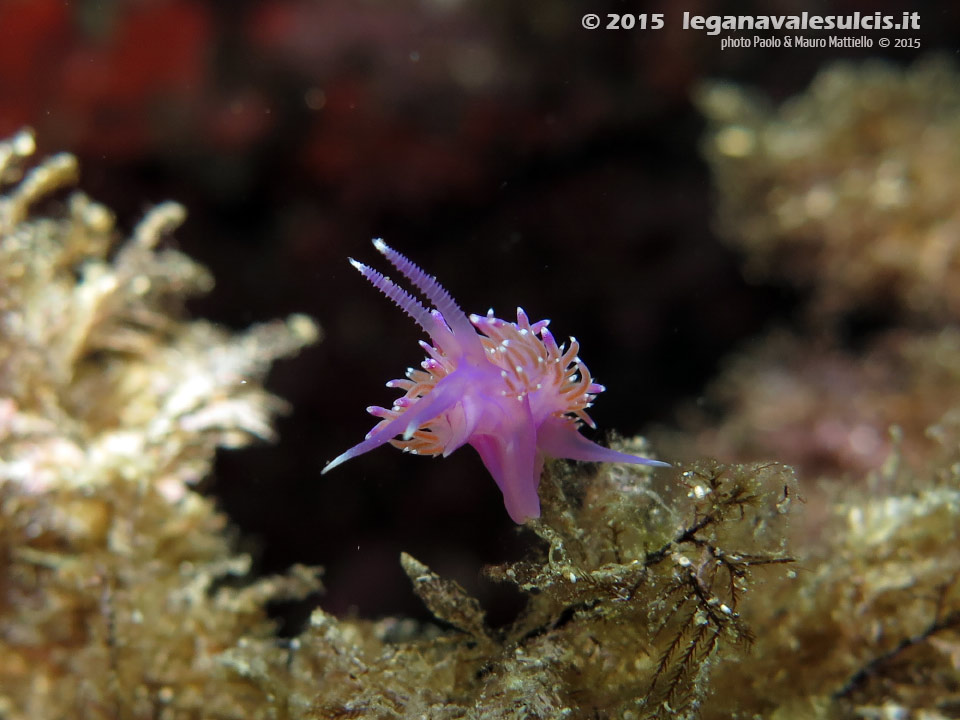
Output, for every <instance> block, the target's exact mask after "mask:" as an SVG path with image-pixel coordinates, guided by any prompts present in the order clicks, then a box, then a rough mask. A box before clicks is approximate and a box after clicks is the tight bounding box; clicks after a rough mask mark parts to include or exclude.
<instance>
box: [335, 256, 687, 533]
mask: <svg viewBox="0 0 960 720" xmlns="http://www.w3.org/2000/svg"><path fill="white" fill-rule="evenodd" d="M373 244H374V247H376V249H377V250H378V251H379V252H380V253H382V254H383V255H384V257H386V258H387V260H388V261H389V262H390V264H391V265H393V266H394V267H395V268H396V269H397V270H398V271H399V272H400V273H401V274H402V275H403V276H404V277H405V278H407V280H409V281H410V282H411V283H413V285H414V286H415V287H416V288H417V289H419V290H420V291H421V292H422V293H423V295H424V296H425V297H426V298H427V300H429V301H430V303H432V305H433V309H427V307H425V306H424V305H423V304H422V303H421V302H420V301H419V300H418V299H417V298H416V297H414V296H413V295H412V294H410V293H409V292H407V291H406V290H404V289H403V288H401V287H399V286H398V285H396V284H395V283H394V282H393V281H392V280H390V278H388V277H385V276H383V275H381V274H380V273H379V272H377V271H376V270H374V269H372V268H370V267H368V266H366V265H364V264H362V263H359V262H357V261H356V260H353V259H351V260H350V263H351V264H352V265H353V266H354V267H355V268H356V269H357V270H359V271H360V274H361V275H363V276H364V277H365V278H366V279H367V280H369V281H370V283H371V284H372V285H373V286H374V287H375V288H377V289H378V290H379V291H380V292H382V293H383V294H384V295H386V296H387V297H388V298H389V299H390V300H392V301H393V302H394V303H395V304H396V305H397V306H398V307H400V309H402V310H403V311H404V312H406V313H407V315H409V316H410V317H411V318H413V320H414V321H415V322H416V323H417V324H418V325H419V326H420V327H421V328H422V329H423V330H424V331H425V332H426V333H427V335H429V336H430V339H431V340H432V341H433V345H431V344H430V343H427V342H424V341H421V342H420V346H421V347H422V348H423V349H424V351H426V353H427V356H428V357H427V359H426V360H424V361H423V363H421V367H422V368H423V369H422V370H415V369H413V368H410V369H409V370H408V371H407V374H406V378H405V379H402V380H391V381H390V382H388V383H387V387H391V388H399V389H401V390H403V391H404V395H403V397H400V398H398V399H397V400H396V401H395V402H394V404H393V407H392V408H390V409H387V408H382V407H376V406H373V407H369V408H367V411H368V412H369V413H370V414H371V415H373V416H374V417H378V418H380V422H379V423H378V424H377V425H376V426H375V427H374V428H373V429H372V430H371V431H370V432H369V433H367V436H366V438H365V439H364V440H363V442H361V443H359V444H357V445H355V446H353V447H352V448H350V449H349V450H347V451H346V452H345V453H343V454H341V455H339V456H337V457H336V458H334V460H333V461H331V462H330V463H329V464H328V465H327V466H326V467H325V468H324V470H323V472H327V471H329V470H332V469H333V468H335V467H336V466H337V465H339V464H340V463H343V462H346V461H347V460H350V459H351V458H354V457H357V456H358V455H362V454H363V453H365V452H368V451H370V450H373V449H374V448H377V447H379V446H381V445H383V444H385V443H387V442H390V443H391V444H392V445H394V446H395V447H398V448H400V449H401V450H404V451H405V452H410V453H414V454H419V455H443V456H444V457H446V456H447V455H449V454H450V453H452V452H453V451H454V450H456V449H457V448H459V447H461V446H462V445H465V444H469V445H471V446H473V448H474V449H475V450H476V451H477V452H478V453H480V457H481V459H482V460H483V464H484V465H485V466H486V468H487V470H488V471H489V472H490V474H491V475H492V476H493V479H494V480H495V481H496V483H497V486H498V487H499V488H500V490H501V492H503V500H504V504H505V505H506V507H507V512H508V513H509V514H510V517H511V518H512V519H513V520H514V521H515V522H517V523H522V522H524V521H525V520H527V519H529V518H537V517H539V516H540V499H539V497H538V496H537V486H538V484H539V482H540V472H541V470H542V469H543V462H544V459H545V458H546V457H553V458H568V459H571V460H585V461H591V462H622V463H635V464H641V465H655V466H667V465H668V464H667V463H663V462H660V461H657V460H650V459H648V458H643V457H638V456H636V455H628V454H626V453H621V452H617V451H616V450H611V449H609V448H605V447H602V446H601V445H597V444H596V443H594V442H592V441H590V440H588V439H587V438H585V437H583V436H582V435H581V434H580V432H579V427H580V425H581V424H582V423H586V424H587V425H589V426H590V427H595V425H594V423H593V421H592V420H591V419H590V416H589V415H587V412H586V411H587V408H589V407H590V406H591V404H592V403H593V400H594V398H595V397H596V395H597V393H600V392H603V390H604V387H603V386H602V385H598V384H597V383H595V382H593V380H592V378H591V376H590V372H589V371H588V370H587V366H586V365H584V364H583V362H582V361H581V360H580V358H579V357H578V356H577V352H578V350H579V347H580V346H579V344H578V343H577V341H576V340H575V339H574V338H570V346H569V347H565V345H560V346H558V345H557V343H556V341H555V340H554V338H553V335H552V334H551V333H550V331H549V330H548V329H547V325H548V324H549V322H550V321H549V320H540V321H539V322H535V323H532V324H531V323H530V320H529V319H528V318H527V316H526V314H525V313H524V312H523V310H522V309H520V308H517V322H516V323H511V322H507V321H506V320H501V319H500V318H497V317H494V315H493V311H492V310H490V311H489V312H488V313H487V315H486V316H480V315H471V316H470V317H467V315H466V314H464V312H463V311H462V310H461V309H460V307H459V306H458V305H457V303H456V302H455V301H454V300H453V298H452V297H451V296H450V294H449V293H448V292H447V291H446V290H445V289H444V288H443V286H442V285H440V283H438V282H437V280H436V278H434V277H432V276H430V275H427V274H426V273H425V272H424V271H423V270H421V269H420V268H419V267H417V266H416V265H414V264H413V263H412V262H411V261H410V260H408V259H407V258H406V257H404V256H403V255H401V254H400V253H398V252H397V251H396V250H393V249H391V248H389V247H388V246H387V245H386V243H384V242H383V240H380V239H377V240H374V241H373ZM478 331H479V332H478ZM397 436H400V437H399V438H398V437H397Z"/></svg>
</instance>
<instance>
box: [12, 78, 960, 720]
mask: <svg viewBox="0 0 960 720" xmlns="http://www.w3.org/2000/svg"><path fill="white" fill-rule="evenodd" d="M957 88H960V82H958V76H957V71H956V69H955V68H954V67H953V66H951V65H950V64H949V63H947V62H945V61H927V62H925V63H922V64H920V65H917V66H915V67H913V68H910V69H906V70H900V69H894V68H892V67H889V66H884V65H876V64H873V65H871V64H867V65H863V66H851V65H841V66H835V67H831V68H827V69H826V70H824V71H823V72H822V73H821V75H820V76H819V77H818V78H817V79H816V80H815V81H814V83H813V85H812V87H811V89H810V90H809V91H808V92H807V93H805V94H804V95H802V96H800V97H798V98H795V99H793V100H790V101H788V102H787V103H785V104H784V105H782V106H781V107H779V108H777V107H772V106H770V105H769V104H768V103H766V101H764V100H763V99H761V98H757V97H755V96H753V95H751V94H750V93H749V92H748V91H746V90H743V89H742V88H738V87H736V86H733V85H729V84H716V85H712V86H709V87H704V88H703V89H702V91H701V92H700V94H699V100H698V102H699V103H700V105H701V107H702V108H703V109H704V112H705V113H706V115H707V116H708V118H709V122H710V129H709V132H708V135H707V137H706V139H705V142H704V145H705V150H706V155H707V157H708V159H709V161H710V163H711V167H712V169H713V172H714V176H715V179H716V186H717V203H718V217H719V220H718V223H719V230H720V232H721V234H722V235H723V237H724V238H725V239H727V240H728V241H729V242H730V243H732V244H733V245H734V246H735V247H736V248H738V250H739V251H740V252H742V253H743V255H744V260H745V264H746V266H747V267H748V269H749V271H750V272H753V273H760V274H763V275H764V276H765V277H774V278H781V277H785V279H786V280H787V281H789V282H791V283H793V284H796V285H798V286H801V287H803V288H806V289H807V290H808V291H809V292H810V297H811V301H810V319H809V320H808V321H807V323H806V327H807V330H805V331H804V332H805V333H806V334H805V335H800V334H798V332H797V331H795V330H788V329H782V330H778V331H774V332H773V333H771V335H769V336H768V337H766V338H763V339H760V340H758V341H757V342H756V343H754V344H753V345H751V346H748V347H746V348H744V349H743V350H742V351H741V352H740V353H739V354H738V355H737V356H736V357H734V358H732V359H731V360H730V362H729V363H728V365H727V369H726V370H725V371H724V372H723V373H722V374H721V376H720V377H719V378H718V379H717V380H716V382H715V383H714V384H713V385H712V386H711V387H709V388H707V390H706V398H707V400H708V405H710V406H711V407H713V408H715V409H718V412H717V413H715V414H711V413H710V412H708V411H707V410H704V408H703V407H699V406H698V407H696V408H690V409H687V410H682V411H681V412H680V413H679V415H678V421H677V424H676V426H675V427H674V428H673V429H671V430H669V431H667V430H664V429H662V428H651V430H650V432H649V433H648V434H647V435H648V437H649V438H651V441H652V443H648V441H647V440H644V439H642V438H633V439H628V440H621V441H615V442H614V443H613V445H614V446H615V447H617V448H619V449H621V450H623V451H625V452H631V453H638V454H642V455H647V454H652V453H653V452H654V451H656V455H657V456H659V457H665V458H668V459H670V460H671V461H674V460H676V461H677V462H676V463H675V465H676V467H675V468H674V469H673V470H659V471H657V472H656V474H655V475H654V473H653V472H652V471H651V470H650V469H649V468H645V467H640V466H626V465H609V464H605V465H588V464H575V463H568V462H565V461H552V462H550V463H548V465H547V467H546V469H545V473H544V476H543V478H542V480H541V485H540V499H541V503H542V516H541V517H540V518H539V519H537V520H534V521H529V522H528V523H527V524H526V526H525V527H524V528H523V529H522V530H521V532H524V533H526V534H527V536H528V537H529V539H530V543H529V544H530V550H529V554H528V556H527V557H526V558H525V559H523V560H522V561H519V562H514V563H509V564H502V565H496V566H492V567H488V568H486V569H485V570H484V573H485V575H486V576H487V577H488V578H490V579H491V580H494V581H496V582H500V583H508V584H511V585H513V586H515V587H516V588H518V590H519V591H520V592H521V593H522V594H523V595H524V597H525V598H526V604H525V607H524V608H523V610H522V611H521V612H520V614H519V615H518V616H517V617H516V618H515V619H514V620H513V621H512V622H511V623H510V624H508V625H506V626H502V627H492V626H491V625H490V624H489V623H488V622H487V620H486V617H485V614H484V609H483V608H482V606H481V604H480V603H479V602H478V600H477V599H475V598H473V597H471V596H470V595H469V594H468V593H467V592H466V591H465V590H464V589H463V588H462V587H461V586H460V585H458V584H457V583H456V582H454V581H452V580H448V579H445V578H443V577H441V576H439V575H437V574H436V573H434V572H433V571H432V570H431V569H430V568H429V567H427V566H426V565H425V564H423V563H422V562H420V561H419V560H417V559H416V558H414V557H412V556H411V555H409V554H406V553H403V554H401V553H400V552H399V550H400V549H399V548H398V555H399V558H398V562H400V563H401V564H402V567H403V569H404V571H405V572H406V574H407V575H408V576H409V578H410V582H411V586H412V589H413V592H415V593H416V594H417V596H419V597H420V598H421V599H422V601H423V603H424V604H425V606H426V607H427V608H428V609H429V610H430V612H431V613H432V614H433V616H434V617H435V622H434V623H427V624H424V623H417V622H413V621H411V620H405V619H402V618H384V619H379V620H367V619H357V618H338V617H335V616H333V615H331V614H329V613H327V612H325V611H324V610H323V600H322V589H323V587H322V583H321V575H322V572H321V569H320V568H316V567H306V566H295V567H293V568H291V569H290V570H289V571H288V572H287V573H286V574H284V575H280V576H275V577H265V578H263V577H262V578H258V579H250V578H249V577H248V571H249V568H250V559H249V558H248V557H247V556H246V555H244V554H241V553H240V552H239V551H238V549H237V543H236V538H235V537H234V535H233V534H232V533H231V531H230V528H229V525H228V522H227V520H226V518H225V516H224V515H223V514H222V513H221V512H219V511H218V510H217V509H216V507H215V504H214V502H213V501H212V500H211V499H209V498H207V497H205V496H203V495H202V494H200V493H199V492H197V489H196V487H197V483H198V481H200V480H201V479H203V478H204V477H205V476H206V475H207V474H208V473H209V471H210V468H211V463H212V461H213V456H214V452H215V451H216V449H217V448H236V447H240V446H243V445H245V444H247V443H250V442H253V441H257V440H261V441H274V440H276V438H275V436H274V431H273V429H272V426H271V422H272V419H273V418H274V417H275V416H276V414H277V413H280V412H284V411H285V409H286V404H285V403H284V402H283V401H282V400H280V399H279V398H277V397H275V396H273V395H271V394H270V393H268V392H267V391H265V390H264V389H263V386H262V380H263V378H264V376H265V374H266V373H267V371H268V369H269V367H270V365H271V364H272V363H273V361H275V360H277V359H279V358H282V357H285V356H289V355H292V354H295V353H296V352H298V351H299V350H300V349H301V348H303V347H304V346H306V345H307V344H310V343H313V342H315V341H317V340H319V339H320V336H321V333H320V330H319V328H318V326H317V325H316V324H315V323H314V321H313V320H311V319H309V318H307V317H305V316H301V315H295V316H292V317H290V318H288V319H287V320H285V321H277V322H273V323H267V324H263V325H258V326H255V327H253V328H251V329H249V330H248V331H246V332H243V333H239V334H232V333H230V332H227V331H226V330H224V329H222V328H219V327H217V326H215V325H212V324H210V323H206V322H204V321H202V320H195V319H191V318H189V317H188V314H187V313H186V311H185V309H184V302H185V300H186V298H188V297H190V296H191V295H194V294H197V293H201V292H208V291H210V290H211V289H212V279H211V277H210V275H209V273H208V272H207V271H206V270H205V269H204V268H203V267H201V266H200V265H199V264H198V263H196V262H194V261H193V260H191V259H190V258H189V257H188V256H187V255H186V254H184V253H182V252H181V251H179V250H175V249H172V248H171V247H169V246H168V244H167V243H165V242H164V240H165V238H167V237H168V236H170V235H171V233H173V232H174V231H175V229H176V227H177V226H178V225H179V224H180V223H181V222H183V220H184V218H185V211H184V209H183V208H182V207H181V206H179V205H177V204H175V203H165V204H162V205H159V206H157V207H155V208H153V209H152V210H151V211H150V212H148V213H147V215H146V216H145V218H144V219H143V220H142V221H141V222H140V224H139V225H137V226H136V227H135V228H134V229H133V231H132V232H131V233H130V234H129V237H127V238H126V239H124V240H122V241H121V240H118V238H119V237H120V235H121V233H120V232H119V231H118V229H117V227H116V222H115V220H114V217H113V214H112V213H111V211H110V210H109V209H108V208H106V207H104V206H102V205H100V204H98V203H96V202H95V201H94V200H91V199H90V198H88V197H86V196H85V195H83V194H82V193H81V192H78V191H73V192H71V193H69V194H66V195H64V193H63V191H64V190H65V189H66V188H68V187H70V186H71V185H72V184H73V183H74V182H75V179H76V174H77V163H76V161H75V159H74V158H73V157H72V156H70V155H66V154H62V155H56V156H54V157H51V158H49V159H46V160H43V161H41V162H39V163H33V161H32V157H31V156H32V154H33V151H34V141H33V137H32V135H31V134H30V133H29V132H27V131H24V132H22V133H20V134H18V135H16V136H15V137H13V138H11V139H9V140H7V141H5V142H3V143H2V144H0V181H2V183H3V186H4V188H5V190H4V195H3V196H2V199H0V718H4V719H5V720H36V719H38V718H64V717H83V718H165V719H171V720H172V719H180V718H184V719H186V718H224V719H226V718H238V719H239V718H246V719H258V718H263V719H271V720H272V719H277V720H286V719H294V718H324V719H327V718H431V719H433V718H436V719H438V720H442V719H448V718H449V719H451V720H452V719H454V718H476V719H478V720H479V719H480V718H484V719H486V718H493V719H500V718H516V719H517V720H519V719H520V718H524V719H526V718H544V719H546V718H571V719H573V718H584V719H588V718H592V719H599V718H611V719H612V718H621V719H623V720H627V719H630V718H633V719H635V720H640V719H642V718H705V719H709V718H718V719H719V718H760V717H764V718H776V719H778V720H787V719H790V718H798V719H799V718H804V719H807V718H851V719H852V718H867V719H872V718H876V719H878V720H879V719H881V718H898V719H899V718H915V719H916V720H921V719H922V720H935V719H938V718H955V717H958V716H960V537H958V534H960V405H958V400H960V336H958V334H957V331H956V329H955V323H956V314H957V312H958V307H960V305H958V302H957V296H956V290H957V288H958V287H960V285H958V283H957V282H956V277H955V276H956V273H957V271H958V268H960V249H958V248H960V243H957V242H956V238H957V236H958V235H957V233H958V230H957V227H958V217H957V212H960V211H958V208H960V179H958V177H957V175H956V168H957V166H958V163H957V160H958V158H957V152H960V151H958V148H960V113H958V112H957V110H958V105H960V93H958V90H957ZM54 193H58V194H60V196H63V197H65V200H63V202H58V203H50V202H49V198H50V196H51V195H52V194H54ZM758 197H759V198H761V202H759V203H758V202H753V201H751V202H747V199H748V198H750V199H755V198H758ZM798 257H799V258H802V259H803V262H800V261H795V260H796V258H798ZM791 258H792V260H791ZM863 308H868V309H873V310H876V309H877V308H881V309H882V310H883V311H884V312H887V313H889V314H890V315H891V316H892V317H895V318H896V319H897V320H896V322H897V323H898V324H897V326H896V327H891V328H890V329H887V330H884V331H883V332H882V333H879V334H878V335H877V336H876V337H874V338H872V339H871V340H870V341H869V342H867V343H866V345H865V347H861V348H859V349H858V350H857V351H854V350H852V349H850V348H848V347H846V346H845V345H844V343H843V341H842V339H841V338H842V333H840V332H838V331H837V327H839V326H840V325H841V324H842V322H843V318H844V316H845V314H846V313H850V312H853V311H855V310H859V309H863ZM710 455H712V456H716V457H718V458H720V459H709V458H708V457H706V456H710ZM314 593H321V594H320V596H319V597H320V600H319V607H317V609H315V610H314V611H313V613H312V615H311V616H310V619H309V622H308V623H307V625H306V627H304V628H303V629H302V631H301V632H299V633H298V634H296V635H295V636H293V637H281V636H280V635H279V634H278V632H277V626H276V623H275V622H274V621H273V620H271V618H270V616H269V614H268V612H267V605H268V604H269V603H271V602H274V601H277V600H282V599H293V598H305V597H307V596H310V595H312V594H314Z"/></svg>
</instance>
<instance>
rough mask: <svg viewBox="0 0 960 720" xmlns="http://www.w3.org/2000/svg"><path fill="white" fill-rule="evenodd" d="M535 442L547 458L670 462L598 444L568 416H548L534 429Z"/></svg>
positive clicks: (589, 460) (649, 463)
mask: <svg viewBox="0 0 960 720" xmlns="http://www.w3.org/2000/svg"><path fill="white" fill-rule="evenodd" d="M537 445H538V446H539V447H540V449H541V450H543V452H545V453H546V454H547V455H549V456H550V457H555V458H566V459H567V460H582V461H583V462H613V463H631V464H633V465H650V466H653V467H670V463H665V462H661V461H660V460H651V459H650V458H645V457H640V456H639V455H628V454H627V453H622V452H617V451H616V450H611V449H610V448H606V447H603V445H597V444H596V443H595V442H593V441H592V440H588V439H587V438H585V437H584V436H583V435H581V434H580V432H579V430H578V429H577V425H576V423H575V422H574V421H573V420H572V419H571V418H569V417H556V416H554V417H550V418H547V419H546V420H544V422H543V423H542V424H541V425H540V428H539V429H538V430H537Z"/></svg>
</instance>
